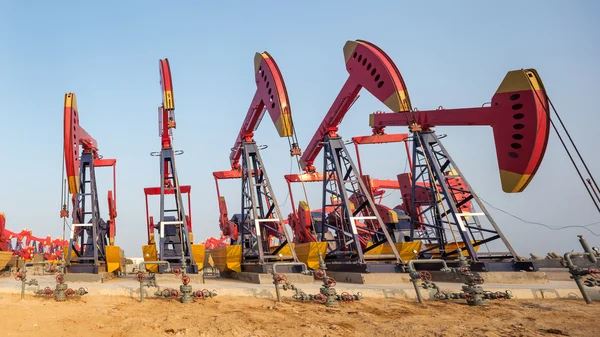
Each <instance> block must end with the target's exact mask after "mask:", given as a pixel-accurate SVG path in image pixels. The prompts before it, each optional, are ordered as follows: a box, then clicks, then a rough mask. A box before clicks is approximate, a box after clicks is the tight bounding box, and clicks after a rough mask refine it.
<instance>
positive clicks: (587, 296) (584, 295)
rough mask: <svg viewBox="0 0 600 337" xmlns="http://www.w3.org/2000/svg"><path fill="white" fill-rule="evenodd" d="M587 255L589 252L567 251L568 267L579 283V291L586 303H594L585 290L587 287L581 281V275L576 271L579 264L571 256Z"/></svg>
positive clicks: (576, 282)
mask: <svg viewBox="0 0 600 337" xmlns="http://www.w3.org/2000/svg"><path fill="white" fill-rule="evenodd" d="M586 255H589V253H565V261H566V262H567V267H568V268H569V271H570V272H571V275H572V277H573V280H575V284H577V288H579V291H580V292H581V296H583V299H584V300H585V303H586V304H592V299H591V298H590V297H589V295H588V294H587V293H586V292H585V287H584V285H583V283H582V282H581V276H580V275H579V274H577V273H575V271H576V270H577V266H575V265H574V264H573V261H572V260H571V256H574V257H578V256H586Z"/></svg>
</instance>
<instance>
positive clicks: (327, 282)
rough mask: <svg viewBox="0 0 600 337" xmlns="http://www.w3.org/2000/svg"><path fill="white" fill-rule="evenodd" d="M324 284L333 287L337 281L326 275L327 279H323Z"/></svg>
mask: <svg viewBox="0 0 600 337" xmlns="http://www.w3.org/2000/svg"><path fill="white" fill-rule="evenodd" d="M325 284H327V285H328V286H329V287H331V288H333V287H335V285H336V284H337V282H336V281H335V279H334V278H333V277H328V278H327V281H325Z"/></svg>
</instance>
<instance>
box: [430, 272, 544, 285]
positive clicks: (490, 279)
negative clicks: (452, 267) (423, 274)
mask: <svg viewBox="0 0 600 337" xmlns="http://www.w3.org/2000/svg"><path fill="white" fill-rule="evenodd" d="M430 273H431V276H432V279H433V282H451V283H464V281H465V279H464V278H462V277H461V278H460V279H458V280H457V279H456V278H455V275H454V274H453V273H444V272H441V271H432V272H430ZM479 275H481V277H483V280H484V281H485V284H487V283H499V284H548V277H547V276H546V274H545V273H543V272H525V271H523V272H502V271H494V272H480V273H479Z"/></svg>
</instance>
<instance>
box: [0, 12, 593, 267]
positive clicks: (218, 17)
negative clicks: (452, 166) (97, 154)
mask: <svg viewBox="0 0 600 337" xmlns="http://www.w3.org/2000/svg"><path fill="white" fill-rule="evenodd" d="M599 9H600V5H599V4H598V2H596V1H577V2H566V1H528V2H519V1H503V2H492V1H489V2H487V1H485V2H483V1H452V2H450V1H428V2H424V1H423V2H401V1H373V2H365V1H348V0H347V1H327V2H318V1H298V2H295V3H292V2H274V1H269V2H267V1H252V2H247V1H222V2H218V3H217V2H215V3H212V4H208V3H201V2H192V1H179V2H171V3H166V2H164V1H160V2H159V1H128V2H124V1H102V2H78V1H73V2H67V1H53V2H42V1H38V2H25V1H3V2H0V43H1V45H2V52H1V53H0V62H1V64H2V68H1V70H0V72H1V74H2V79H3V80H2V81H1V82H0V92H1V93H2V98H3V99H2V101H3V113H2V115H3V119H2V132H1V133H0V139H1V141H2V143H3V144H4V146H3V150H2V165H1V166H0V172H1V174H2V176H3V177H4V179H3V183H2V185H1V186H2V187H1V191H2V193H0V211H3V212H5V213H6V215H7V220H8V227H9V228H10V229H13V230H19V229H21V228H23V227H27V228H30V229H32V230H33V231H34V233H35V234H36V235H38V236H45V235H47V234H52V235H54V236H58V235H60V233H61V228H62V221H61V219H60V218H59V210H60V189H61V183H60V182H59V179H60V178H61V168H62V141H63V139H62V134H63V131H62V122H63V119H62V118H63V117H62V109H63V107H62V105H63V99H64V94H65V93H66V92H70V91H73V92H75V93H76V95H77V98H78V104H79V110H80V114H81V124H82V126H83V127H84V128H86V129H87V130H88V131H89V132H90V133H91V134H92V135H93V136H94V137H95V138H96V139H97V140H98V142H99V146H100V151H101V153H102V154H103V155H104V156H105V157H106V158H117V160H118V164H117V169H118V177H117V183H118V206H117V207H118V211H119V212H118V214H119V215H118V229H117V239H116V240H117V243H118V244H119V245H120V246H122V247H123V248H124V249H125V252H126V254H128V255H140V254H141V249H140V246H141V245H142V244H144V242H145V241H146V232H145V219H144V217H145V207H144V196H143V188H144V187H150V186H155V185H157V184H158V182H159V167H158V162H157V161H158V160H157V158H156V157H150V155H149V153H150V152H152V151H157V150H159V147H160V143H159V138H158V132H157V124H156V123H157V120H156V109H157V107H158V105H159V104H160V100H161V96H160V87H159V77H158V60H159V59H160V58H165V57H168V58H169V60H170V63H171V70H172V75H173V84H174V94H175V101H176V117H177V129H176V130H175V147H176V148H177V149H183V150H184V151H185V154H184V155H182V156H179V157H178V158H177V159H178V161H177V165H178V170H179V179H180V181H181V183H182V184H190V185H192V208H193V217H194V227H195V230H194V232H195V235H196V237H197V238H201V237H206V236H209V235H212V236H218V234H219V228H218V204H217V198H216V193H215V188H214V182H213V179H212V175H211V173H212V172H213V171H217V170H225V169H228V168H229V161H228V155H229V149H230V148H231V146H232V145H233V142H234V138H235V136H236V135H237V132H238V131H239V128H240V124H241V122H242V120H243V118H244V116H245V113H246V111H247V109H248V105H249V103H250V100H251V99H252V96H253V95H254V91H255V84H254V74H253V57H254V53H256V52H262V51H264V50H266V51H268V52H269V53H271V55H272V56H273V57H274V58H275V59H276V61H277V63H278V65H279V67H280V69H281V71H282V73H283V76H284V79H285V81H286V84H287V88H288V93H289V97H290V101H291V107H292V114H293V116H294V122H295V124H296V130H297V132H298V138H299V141H300V145H301V146H302V147H304V146H306V144H307V143H308V141H309V140H310V138H311V137H312V135H313V132H314V130H315V129H316V127H317V125H318V124H319V123H320V122H321V120H322V118H323V116H324V114H325V113H326V111H327V110H328V108H329V106H330V104H331V103H332V101H333V99H334V98H335V96H336V95H337V93H338V91H339V89H340V88H341V86H342V84H343V83H344V81H345V80H346V78H347V73H346V70H345V67H344V62H343V53H342V47H343V45H344V43H345V42H346V41H347V40H355V39H364V40H368V41H370V42H373V43H375V44H377V45H378V46H379V47H381V48H382V49H383V50H385V51H386V52H387V53H388V54H389V55H390V57H391V58H392V59H393V60H394V61H395V63H396V65H397V66H398V68H399V69H400V71H401V72H402V74H403V76H404V80H405V81H406V83H407V86H408V89H409V92H410V95H411V100H412V103H413V106H416V107H418V108H420V109H432V108H436V107H437V106H439V105H443V106H444V107H447V108H450V107H472V106H480V105H481V104H482V103H484V102H487V101H489V100H490V98H491V96H492V95H493V93H494V91H495V90H496V88H497V86H498V84H499V83H500V81H501V80H502V78H503V77H504V75H505V73H506V72H507V71H509V70H513V69H520V68H536V69H537V70H538V71H539V72H540V74H541V76H542V79H543V80H544V83H545V86H546V88H547V90H548V93H549V95H550V97H551V98H552V100H553V102H554V104H555V106H556V108H557V109H558V110H559V112H560V113H561V115H562V117H563V119H564V121H565V123H566V124H567V127H568V128H569V130H570V131H571V132H572V134H573V137H574V140H575V142H576V143H577V144H578V145H579V148H580V150H581V152H582V154H583V155H584V156H585V158H587V161H588V165H589V166H590V169H591V170H592V172H594V173H596V174H597V173H598V172H599V171H600V160H599V159H598V158H597V157H595V156H594V155H595V154H596V151H597V150H596V144H598V133H597V125H598V122H599V121H600V117H598V116H599V115H598V111H597V108H596V106H595V105H596V104H595V101H596V97H597V93H598V89H599V86H598V84H597V82H596V79H597V78H599V77H600V67H599V66H598V64H597V60H598V59H600V45H599V42H600V39H599V34H598V32H600V23H599V22H598V20H597V18H596V17H595V16H596V14H597V13H598V10H599ZM594 32H595V33H594ZM384 108H385V107H384V105H383V104H382V103H380V102H378V101H377V100H375V99H374V98H372V97H371V96H370V94H369V93H368V92H366V91H363V92H362V95H361V98H360V99H359V101H358V102H357V103H356V104H355V105H354V106H353V108H352V110H351V111H350V112H349V114H348V115H347V116H346V118H345V120H344V121H343V123H342V124H341V126H340V134H341V135H342V136H343V137H344V138H346V139H349V138H350V137H352V136H356V135H366V134H369V133H370V129H369V126H368V114H369V113H371V112H373V111H376V110H383V109H384ZM388 131H389V132H405V129H403V128H399V129H397V130H393V129H390V130H388ZM438 132H439V133H445V134H447V135H448V137H447V138H446V139H444V144H445V146H446V147H447V148H448V149H449V150H450V151H451V153H452V155H453V158H454V159H455V161H456V162H457V164H458V165H459V167H460V169H461V170H462V171H463V173H464V174H465V176H466V177H467V179H468V180H469V182H470V183H471V185H472V186H473V187H474V189H475V190H476V191H477V192H478V193H479V195H480V196H481V197H482V198H484V199H485V200H487V201H489V202H490V203H491V204H492V205H494V206H495V207H497V208H500V209H503V210H506V211H508V212H510V213H513V214H515V215H518V216H520V217H522V218H525V219H527V220H530V221H537V222H542V223H545V224H547V225H550V226H564V225H583V224H589V223H593V222H597V221H600V217H599V216H598V213H597V211H596V210H595V209H594V207H593V205H592V204H591V201H590V200H589V198H588V197H587V195H586V193H585V191H584V190H583V187H582V186H581V183H580V182H579V180H578V179H577V178H576V176H575V171H574V169H573V168H572V166H571V165H570V163H568V158H567V156H566V154H565V152H564V151H563V150H562V148H560V144H559V143H558V141H557V139H556V137H555V136H554V135H553V136H552V137H551V139H550V142H549V147H548V151H547V153H546V157H545V159H544V162H543V163H542V165H541V167H540V169H539V171H538V174H537V176H536V177H535V179H534V180H533V182H532V183H531V184H530V185H529V187H528V188H527V190H526V191H525V192H523V193H521V194H505V193H503V192H502V190H501V188H500V182H499V175H498V171H497V162H496V155H495V153H494V144H493V138H492V131H491V129H490V128H487V127H454V128H438ZM255 139H256V141H257V143H259V144H267V145H269V147H268V149H267V150H265V151H263V153H262V156H263V159H264V161H265V164H266V165H267V169H268V173H269V176H270V177H271V180H272V182H273V185H274V188H275V193H276V195H277V197H278V199H279V203H280V204H282V206H281V207H282V212H283V213H284V214H285V215H287V214H288V213H289V212H290V211H291V205H290V202H289V199H288V198H286V196H287V188H286V185H285V182H284V180H283V175H284V174H286V173H289V168H290V166H289V164H290V159H289V156H288V149H287V142H286V141H285V140H284V139H281V138H279V137H278V136H277V133H276V131H275V128H274V127H273V126H272V123H271V122H270V119H269V118H265V119H264V120H263V124H262V126H261V127H260V129H259V130H258V131H257V132H256V135H255ZM361 155H362V157H363V161H364V162H365V164H364V165H365V166H364V167H365V171H367V172H368V173H370V174H371V175H372V176H373V177H377V178H393V177H395V176H396V174H398V173H400V172H402V171H403V169H404V166H405V165H404V164H405V160H406V157H405V155H404V152H403V150H402V148H401V147H398V146H393V145H383V146H372V147H364V149H363V151H362V153H361ZM317 163H319V164H318V166H319V167H320V166H321V165H322V164H320V159H319V160H318V161H317ZM293 172H296V170H293ZM109 178H110V174H109V172H105V173H103V174H101V175H100V177H99V180H100V181H99V184H100V185H99V188H100V197H101V201H102V203H101V207H102V209H103V210H105V209H106V205H105V202H104V200H105V194H106V192H105V191H106V189H107V188H108V184H109ZM221 186H222V192H223V194H224V195H225V196H226V197H227V198H228V201H229V209H230V213H235V212H237V209H238V208H239V199H240V197H239V193H240V188H241V186H240V182H239V181H228V182H224V183H223V184H222V185H221ZM297 188H298V189H296V190H295V195H296V199H297V200H299V199H301V198H300V193H301V191H300V189H299V186H297ZM319 189H320V185H313V186H311V187H310V196H309V198H310V200H309V201H310V202H311V205H313V206H315V208H318V207H320V206H318V205H320V191H319ZM388 200H390V201H388ZM284 201H286V202H284ZM386 202H387V203H388V205H389V206H395V205H396V204H398V203H399V194H397V193H396V194H391V195H390V196H389V197H387V198H386ZM490 211H491V212H492V215H493V216H494V218H495V219H496V221H497V222H498V223H499V225H500V226H501V228H502V229H503V231H504V232H505V234H506V235H507V236H508V238H509V240H510V241H511V243H512V244H513V245H514V247H515V248H516V249H517V251H519V252H520V253H521V254H524V255H527V254H528V253H529V252H535V253H538V254H545V253H546V252H548V251H550V250H554V251H557V252H559V253H563V252H565V251H566V250H571V249H578V250H579V249H580V247H579V246H578V244H577V238H576V235H577V234H584V235H585V236H586V237H587V238H588V240H589V242H590V243H591V244H593V245H598V246H600V237H595V236H592V235H591V234H590V233H589V232H587V231H584V230H582V229H567V230H562V231H550V230H547V229H545V228H543V227H539V226H535V225H530V224H525V223H522V222H520V221H518V220H516V219H513V218H511V217H509V216H507V215H505V214H503V213H501V212H499V211H496V210H494V209H491V210H490ZM590 229H592V230H594V231H595V232H596V233H600V225H596V226H592V227H590Z"/></svg>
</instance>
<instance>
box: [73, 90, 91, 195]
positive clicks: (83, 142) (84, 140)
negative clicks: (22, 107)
mask: <svg viewBox="0 0 600 337" xmlns="http://www.w3.org/2000/svg"><path fill="white" fill-rule="evenodd" d="M64 117H65V118H64V153H65V169H66V172H67V181H68V185H69V193H71V194H77V192H78V191H79V158H80V157H81V155H80V148H79V147H80V146H81V147H82V148H83V151H84V152H92V153H93V155H94V159H97V158H99V156H98V142H97V141H96V140H95V139H94V138H92V136H90V134H89V133H87V131H85V129H84V128H83V127H81V125H80V124H79V111H78V109H77V99H76V97H75V93H68V94H66V95H65V111H64Z"/></svg>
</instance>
